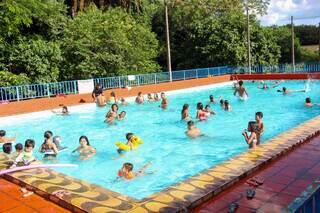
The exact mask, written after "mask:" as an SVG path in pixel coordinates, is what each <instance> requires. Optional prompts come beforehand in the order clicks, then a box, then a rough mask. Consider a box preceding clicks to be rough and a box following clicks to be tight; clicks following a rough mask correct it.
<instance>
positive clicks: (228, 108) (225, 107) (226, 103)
mask: <svg viewBox="0 0 320 213" xmlns="http://www.w3.org/2000/svg"><path fill="white" fill-rule="evenodd" d="M220 106H221V107H222V109H223V110H225V111H231V110H232V107H231V105H230V103H229V101H228V100H224V99H223V97H222V96H220Z"/></svg>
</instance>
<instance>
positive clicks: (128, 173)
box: [118, 162, 152, 180]
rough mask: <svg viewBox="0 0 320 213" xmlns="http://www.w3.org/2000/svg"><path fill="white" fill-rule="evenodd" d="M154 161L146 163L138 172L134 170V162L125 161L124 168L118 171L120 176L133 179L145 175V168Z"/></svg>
mask: <svg viewBox="0 0 320 213" xmlns="http://www.w3.org/2000/svg"><path fill="white" fill-rule="evenodd" d="M151 165H152V163H151V162H149V163H147V164H146V165H144V166H143V167H142V168H141V169H139V170H138V171H137V172H133V164H132V163H124V164H123V165H122V168H121V169H120V170H119V171H118V177H121V178H124V179H125V180H132V179H133V178H135V177H138V176H142V175H145V170H146V169H147V168H148V167H149V166H151Z"/></svg>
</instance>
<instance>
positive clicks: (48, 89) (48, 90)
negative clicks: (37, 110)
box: [46, 84, 50, 98]
mask: <svg viewBox="0 0 320 213" xmlns="http://www.w3.org/2000/svg"><path fill="white" fill-rule="evenodd" d="M46 86H47V96H48V97H49V98H50V87H49V84H46Z"/></svg>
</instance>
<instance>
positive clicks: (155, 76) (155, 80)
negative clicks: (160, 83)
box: [154, 73, 157, 84]
mask: <svg viewBox="0 0 320 213" xmlns="http://www.w3.org/2000/svg"><path fill="white" fill-rule="evenodd" d="M154 84H157V73H155V74H154Z"/></svg>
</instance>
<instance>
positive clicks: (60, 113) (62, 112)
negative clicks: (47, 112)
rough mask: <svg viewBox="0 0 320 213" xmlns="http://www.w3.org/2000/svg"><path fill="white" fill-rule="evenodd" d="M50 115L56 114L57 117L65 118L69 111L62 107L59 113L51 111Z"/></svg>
mask: <svg viewBox="0 0 320 213" xmlns="http://www.w3.org/2000/svg"><path fill="white" fill-rule="evenodd" d="M52 113H54V114H57V115H62V116H65V115H69V110H68V107H67V106H63V107H62V109H61V112H59V111H55V110H52Z"/></svg>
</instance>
